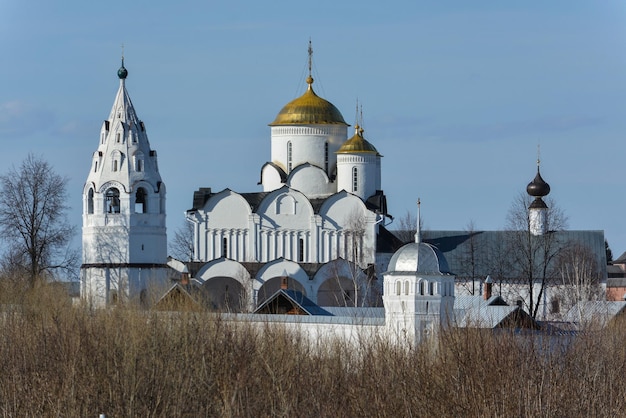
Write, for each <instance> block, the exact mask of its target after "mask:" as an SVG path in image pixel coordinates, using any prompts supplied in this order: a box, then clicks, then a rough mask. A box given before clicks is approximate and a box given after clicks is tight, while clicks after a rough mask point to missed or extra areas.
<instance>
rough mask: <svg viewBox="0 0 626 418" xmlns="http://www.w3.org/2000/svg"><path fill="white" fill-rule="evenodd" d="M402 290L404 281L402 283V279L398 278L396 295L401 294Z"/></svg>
mask: <svg viewBox="0 0 626 418" xmlns="http://www.w3.org/2000/svg"><path fill="white" fill-rule="evenodd" d="M401 290H402V283H400V280H398V281H397V282H396V295H398V296H400V293H401Z"/></svg>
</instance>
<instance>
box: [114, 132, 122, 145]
mask: <svg viewBox="0 0 626 418" xmlns="http://www.w3.org/2000/svg"><path fill="white" fill-rule="evenodd" d="M120 139H121V135H120V133H119V132H118V133H117V134H115V142H117V143H118V144H119V142H120Z"/></svg>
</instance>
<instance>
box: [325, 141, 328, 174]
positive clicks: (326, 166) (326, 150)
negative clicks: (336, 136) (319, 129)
mask: <svg viewBox="0 0 626 418" xmlns="http://www.w3.org/2000/svg"><path fill="white" fill-rule="evenodd" d="M324 170H326V173H328V142H324Z"/></svg>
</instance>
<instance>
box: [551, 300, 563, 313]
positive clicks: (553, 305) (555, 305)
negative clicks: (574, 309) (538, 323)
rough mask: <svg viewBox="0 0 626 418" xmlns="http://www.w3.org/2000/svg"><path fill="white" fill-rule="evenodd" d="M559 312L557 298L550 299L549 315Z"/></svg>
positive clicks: (559, 307)
mask: <svg viewBox="0 0 626 418" xmlns="http://www.w3.org/2000/svg"><path fill="white" fill-rule="evenodd" d="M560 311H561V306H560V304H559V299H558V298H552V299H551V300H550V313H551V314H558V313H559V312H560Z"/></svg>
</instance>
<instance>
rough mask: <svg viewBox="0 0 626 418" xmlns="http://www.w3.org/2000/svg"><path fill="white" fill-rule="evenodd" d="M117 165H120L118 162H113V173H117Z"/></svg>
mask: <svg viewBox="0 0 626 418" xmlns="http://www.w3.org/2000/svg"><path fill="white" fill-rule="evenodd" d="M117 164H118V161H117V160H113V171H117Z"/></svg>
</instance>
